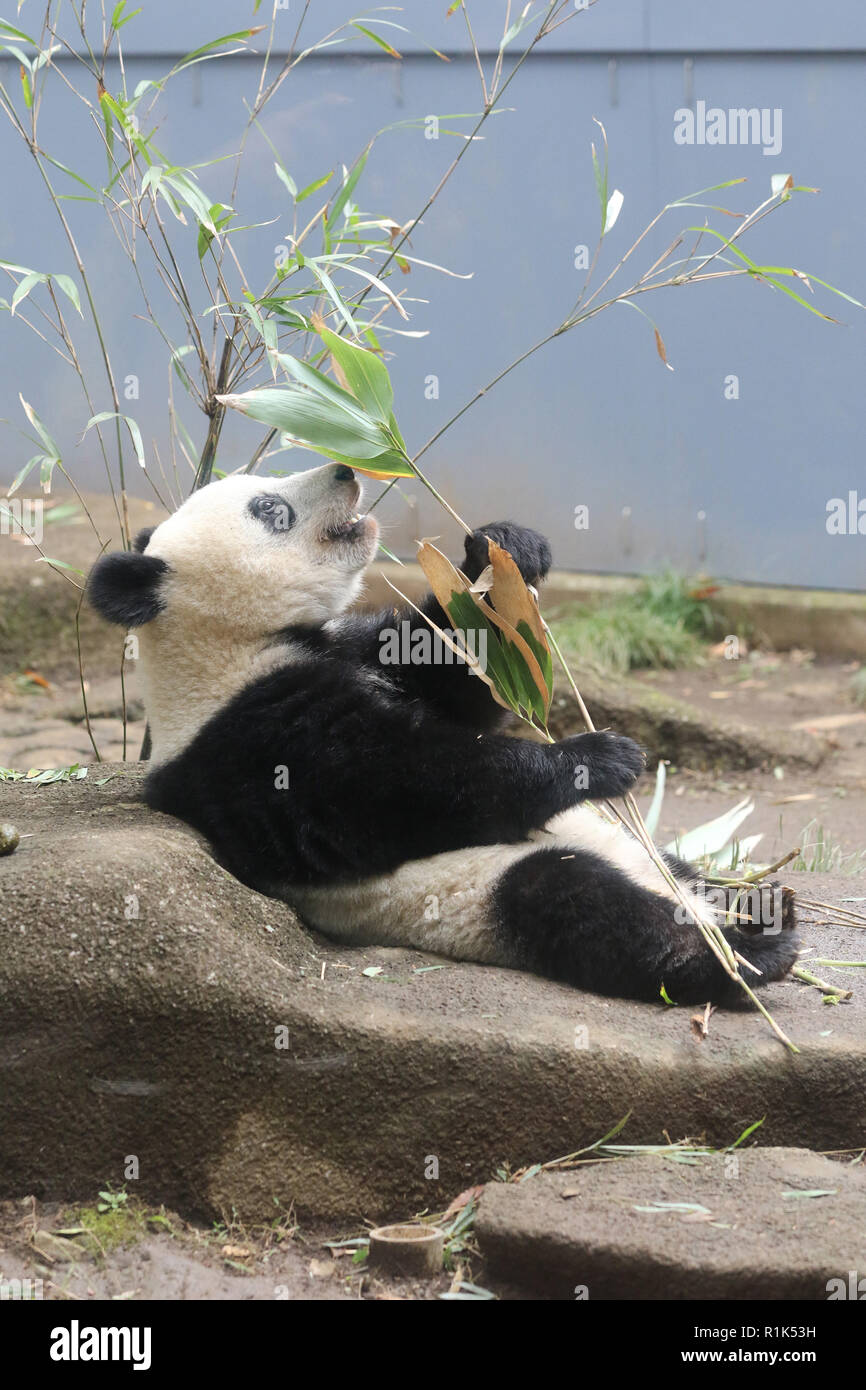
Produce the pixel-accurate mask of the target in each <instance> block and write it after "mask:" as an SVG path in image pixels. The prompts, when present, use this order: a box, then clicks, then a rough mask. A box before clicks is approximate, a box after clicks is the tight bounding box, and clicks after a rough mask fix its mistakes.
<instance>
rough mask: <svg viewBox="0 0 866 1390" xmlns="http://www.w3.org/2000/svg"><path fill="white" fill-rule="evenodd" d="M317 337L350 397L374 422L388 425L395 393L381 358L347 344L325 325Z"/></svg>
mask: <svg viewBox="0 0 866 1390" xmlns="http://www.w3.org/2000/svg"><path fill="white" fill-rule="evenodd" d="M319 336H320V337H321V339H322V341H323V343H324V344H325V346H326V347H327V349H328V351H329V352H330V354H331V356H332V357H333V358H334V360H335V362H337V364H338V365H339V367H340V369H341V370H342V372H343V374H344V376H345V378H346V384H347V386H348V388H349V390H350V391H351V392H352V394H353V395H354V396H355V397H356V398H357V399H358V400H359V401H360V402H361V405H362V406H363V407H364V409H365V410H366V411H367V412H368V414H370V415H372V416H373V419H374V420H378V421H379V423H380V424H383V425H390V422H391V419H392V416H393V407H394V391H393V389H392V387H391V379H390V377H389V375H388V368H387V367H386V366H385V364H384V362H383V361H382V360H381V358H379V357H376V355H375V354H374V353H372V352H369V351H368V350H367V349H366V348H362V347H358V346H357V344H355V343H349V342H347V341H346V339H345V338H341V337H339V336H338V334H336V333H332V332H331V330H330V329H329V328H325V327H324V325H323V326H322V327H321V328H320V329H319Z"/></svg>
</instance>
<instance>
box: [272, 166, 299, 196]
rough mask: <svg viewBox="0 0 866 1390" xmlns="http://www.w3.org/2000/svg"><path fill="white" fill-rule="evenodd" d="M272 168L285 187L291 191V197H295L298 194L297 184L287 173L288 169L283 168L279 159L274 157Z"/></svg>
mask: <svg viewBox="0 0 866 1390" xmlns="http://www.w3.org/2000/svg"><path fill="white" fill-rule="evenodd" d="M274 170H275V172H276V175H277V178H278V179H279V180H280V182H281V183H284V184H285V186H286V188H287V189H288V190H289V192H290V193H291V195H292V197H293V198H297V196H298V185H297V184H296V183H295V180H294V179H293V178H292V176H291V174H290V173H289V171H288V169H285V168H284V167H283V165H282V164H280V162H279V160H276V159H275V160H274Z"/></svg>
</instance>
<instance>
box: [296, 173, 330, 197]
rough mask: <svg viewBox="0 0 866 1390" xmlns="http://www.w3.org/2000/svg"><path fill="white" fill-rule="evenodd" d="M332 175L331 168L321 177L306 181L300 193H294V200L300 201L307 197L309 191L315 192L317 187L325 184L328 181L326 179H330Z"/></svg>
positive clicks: (322, 186)
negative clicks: (309, 181)
mask: <svg viewBox="0 0 866 1390" xmlns="http://www.w3.org/2000/svg"><path fill="white" fill-rule="evenodd" d="M333 177H334V171H333V169H331V171H330V172H329V173H327V174H325V175H324V176H323V177H322V178H320V179H314V180H313V182H312V183H308V184H307V186H306V188H302V189H301V191H300V193H298V194H297V195H296V197H295V202H296V203H302V202H303V201H304V199H305V198H309V196H310V194H311V193H315V192H316V190H317V189H319V188H324V186H325V184H326V183H327V182H328V179H332V178H333Z"/></svg>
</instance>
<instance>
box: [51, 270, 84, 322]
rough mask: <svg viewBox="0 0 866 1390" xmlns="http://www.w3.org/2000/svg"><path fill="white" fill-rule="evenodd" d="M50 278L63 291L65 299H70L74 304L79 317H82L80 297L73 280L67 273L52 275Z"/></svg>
mask: <svg viewBox="0 0 866 1390" xmlns="http://www.w3.org/2000/svg"><path fill="white" fill-rule="evenodd" d="M51 279H52V280H53V281H54V283H55V284H56V285H57V286H58V287H59V288H60V289H61V290H62V291H63V293H64V294H65V295H66V297H67V299H71V300H72V303H73V304H74V305H75V307H76V309H77V310H78V312H79V314H81V317H82V318H83V317H84V315H83V313H82V311H81V299H80V297H79V294H78V286H77V285H76V283H75V281H74V280H73V279H72V278H71V277H70V276H69V275H52V276H51Z"/></svg>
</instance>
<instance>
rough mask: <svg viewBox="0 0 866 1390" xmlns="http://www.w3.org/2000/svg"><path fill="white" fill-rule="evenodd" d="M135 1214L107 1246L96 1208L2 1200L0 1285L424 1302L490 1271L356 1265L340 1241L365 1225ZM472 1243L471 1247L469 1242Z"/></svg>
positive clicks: (112, 1295)
mask: <svg viewBox="0 0 866 1390" xmlns="http://www.w3.org/2000/svg"><path fill="white" fill-rule="evenodd" d="M97 1200H98V1199H97ZM94 1216H95V1219H94ZM132 1217H133V1219H132V1220H131V1221H130V1222H129V1223H128V1224H129V1226H130V1228H131V1230H130V1233H129V1234H128V1236H126V1237H125V1238H123V1239H121V1240H120V1241H119V1242H118V1243H117V1244H114V1243H113V1241H109V1242H108V1243H106V1239H105V1235H104V1232H102V1231H101V1230H100V1221H99V1216H98V1214H96V1213H95V1208H94V1207H81V1206H75V1205H70V1204H67V1205H61V1204H59V1203H56V1202H54V1203H43V1202H39V1201H37V1200H36V1198H34V1197H24V1198H21V1199H19V1200H17V1201H7V1202H0V1285H2V1283H3V1281H4V1280H13V1279H21V1280H25V1279H29V1280H30V1281H31V1287H34V1288H35V1289H36V1290H37V1291H38V1294H37V1296H41V1297H42V1298H43V1299H46V1300H47V1299H55V1300H61V1301H84V1302H87V1301H93V1300H101V1299H115V1300H121V1299H122V1300H131V1301H139V1300H149V1299H162V1300H172V1301H177V1300H193V1301H195V1300H200V1299H207V1300H232V1301H234V1300H246V1299H260V1300H268V1301H273V1300H285V1299H288V1300H298V1299H302V1300H305V1301H308V1300H316V1301H319V1300H331V1301H333V1300H340V1299H356V1300H357V1299H364V1300H368V1301H373V1302H375V1301H377V1300H383V1301H391V1300H412V1301H427V1300H434V1299H439V1298H441V1297H442V1295H443V1294H448V1293H449V1291H451V1290H452V1289H453V1290H454V1292H459V1291H460V1287H461V1285H462V1284H463V1283H464V1281H467V1280H470V1279H471V1280H472V1281H474V1280H476V1279H478V1278H481V1277H482V1274H483V1267H482V1261H481V1260H480V1258H479V1257H478V1255H477V1252H475V1251H473V1252H470V1254H469V1256H468V1258H467V1255H466V1254H464V1253H460V1254H458V1255H457V1256H456V1257H455V1259H454V1260H453V1261H449V1263H450V1266H451V1267H450V1269H447V1270H443V1271H442V1272H441V1273H440V1274H438V1275H436V1276H435V1277H432V1278H429V1279H408V1278H406V1279H404V1278H398V1277H396V1276H394V1275H390V1274H382V1273H380V1272H378V1271H377V1270H376V1269H370V1268H369V1267H368V1260H366V1259H365V1260H363V1261H360V1262H356V1261H355V1260H354V1259H353V1255H354V1251H355V1248H356V1247H355V1246H346V1245H342V1244H341V1242H344V1241H346V1240H357V1239H359V1238H363V1237H364V1236H365V1235H366V1230H365V1228H364V1227H363V1226H359V1227H357V1228H355V1229H352V1230H349V1229H348V1228H346V1229H343V1230H340V1229H336V1228H326V1227H323V1226H319V1227H315V1228H309V1227H304V1228H303V1229H302V1228H300V1227H299V1226H297V1225H296V1224H294V1222H293V1221H292V1219H291V1217H288V1218H286V1219H283V1220H281V1221H278V1222H275V1223H274V1225H273V1226H271V1227H265V1228H262V1227H258V1228H252V1229H250V1228H247V1227H242V1226H239V1225H237V1224H235V1225H234V1226H225V1225H222V1224H220V1223H214V1225H212V1226H203V1225H200V1224H199V1225H197V1224H194V1223H190V1222H186V1221H184V1220H182V1218H181V1217H179V1216H178V1215H177V1214H176V1213H174V1212H171V1211H166V1209H165V1208H164V1207H163V1208H159V1209H156V1208H147V1207H143V1206H138V1205H136V1206H134V1207H133V1209H132ZM449 1219H453V1218H449ZM83 1223H87V1224H83ZM58 1231H62V1232H65V1233H67V1234H64V1235H57V1234H56V1232H58ZM70 1232H73V1233H74V1234H69V1233H70ZM470 1244H471V1245H473V1246H474V1242H473V1241H472V1240H471V1237H470ZM34 1281H41V1282H40V1283H35V1284H34ZM484 1287H485V1288H487V1290H488V1292H489V1293H490V1294H491V1295H492V1294H493V1293H494V1289H493V1288H490V1286H489V1285H486V1284H485V1285H484ZM495 1293H496V1296H499V1297H502V1296H504V1297H509V1296H511V1287H510V1285H509V1284H508V1283H507V1281H506V1280H505V1279H503V1278H501V1277H500V1278H498V1279H497V1280H496V1284H495ZM468 1296H471V1295H467V1294H464V1295H463V1297H464V1298H465V1297H468Z"/></svg>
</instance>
